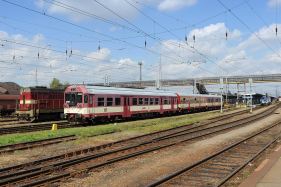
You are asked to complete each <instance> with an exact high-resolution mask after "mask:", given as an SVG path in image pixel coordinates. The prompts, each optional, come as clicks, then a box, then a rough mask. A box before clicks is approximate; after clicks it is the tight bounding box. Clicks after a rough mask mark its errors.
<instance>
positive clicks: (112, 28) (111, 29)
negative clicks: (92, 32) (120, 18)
mask: <svg viewBox="0 0 281 187" xmlns="http://www.w3.org/2000/svg"><path fill="white" fill-rule="evenodd" d="M120 29H121V28H120V27H111V28H110V29H109V31H111V32H113V31H117V30H120Z"/></svg>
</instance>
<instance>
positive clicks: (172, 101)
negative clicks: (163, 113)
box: [169, 98, 175, 110]
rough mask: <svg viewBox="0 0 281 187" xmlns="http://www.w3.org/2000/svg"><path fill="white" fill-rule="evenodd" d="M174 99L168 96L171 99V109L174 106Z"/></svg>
mask: <svg viewBox="0 0 281 187" xmlns="http://www.w3.org/2000/svg"><path fill="white" fill-rule="evenodd" d="M174 99H175V98H169V100H170V101H171V110H175V108H174Z"/></svg>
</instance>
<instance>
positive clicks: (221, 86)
mask: <svg viewBox="0 0 281 187" xmlns="http://www.w3.org/2000/svg"><path fill="white" fill-rule="evenodd" d="M220 90H221V114H222V92H223V78H220Z"/></svg>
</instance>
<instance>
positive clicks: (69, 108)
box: [61, 85, 92, 123]
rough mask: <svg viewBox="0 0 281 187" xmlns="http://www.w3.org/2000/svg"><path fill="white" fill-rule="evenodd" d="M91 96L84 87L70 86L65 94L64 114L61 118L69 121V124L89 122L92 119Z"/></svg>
mask: <svg viewBox="0 0 281 187" xmlns="http://www.w3.org/2000/svg"><path fill="white" fill-rule="evenodd" d="M90 102H92V101H90V100H89V94H88V91H87V88H86V87H85V86H84V85H81V86H70V87H68V88H67V89H66V90H65V93H64V114H61V118H63V119H67V120H68V122H75V123H81V122H88V121H89V119H90V118H89V117H90V113H91V111H90V109H89V105H90Z"/></svg>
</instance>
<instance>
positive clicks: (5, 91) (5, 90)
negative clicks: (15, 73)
mask: <svg viewBox="0 0 281 187" xmlns="http://www.w3.org/2000/svg"><path fill="white" fill-rule="evenodd" d="M18 88H19V86H18V85H17V84H16V83H13V82H5V83H0V113H1V115H2V116H4V115H10V114H12V113H13V112H15V110H16V103H17V101H19V99H20V93H19V91H18V90H17V89H18Z"/></svg>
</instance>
